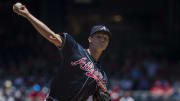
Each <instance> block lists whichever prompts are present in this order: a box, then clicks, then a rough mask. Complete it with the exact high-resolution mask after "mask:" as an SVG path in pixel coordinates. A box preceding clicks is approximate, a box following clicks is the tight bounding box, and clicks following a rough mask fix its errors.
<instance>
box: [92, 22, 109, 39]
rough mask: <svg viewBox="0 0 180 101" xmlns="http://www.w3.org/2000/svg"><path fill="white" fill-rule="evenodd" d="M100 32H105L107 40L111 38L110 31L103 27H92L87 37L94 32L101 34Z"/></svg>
mask: <svg viewBox="0 0 180 101" xmlns="http://www.w3.org/2000/svg"><path fill="white" fill-rule="evenodd" d="M101 31H103V32H106V34H107V35H108V36H109V38H111V37H112V34H111V32H110V30H109V29H108V28H107V27H106V26H104V25H95V26H93V27H92V29H91V33H90V35H89V36H92V35H93V34H95V33H96V32H101Z"/></svg>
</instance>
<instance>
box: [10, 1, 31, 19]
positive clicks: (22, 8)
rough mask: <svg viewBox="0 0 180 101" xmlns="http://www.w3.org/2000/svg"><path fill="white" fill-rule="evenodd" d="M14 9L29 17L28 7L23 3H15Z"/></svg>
mask: <svg viewBox="0 0 180 101" xmlns="http://www.w3.org/2000/svg"><path fill="white" fill-rule="evenodd" d="M13 11H14V12H15V13H17V14H18V15H21V16H23V17H27V16H28V14H29V11H28V9H27V8H26V7H25V6H24V5H22V4H21V3H16V4H14V5H13Z"/></svg>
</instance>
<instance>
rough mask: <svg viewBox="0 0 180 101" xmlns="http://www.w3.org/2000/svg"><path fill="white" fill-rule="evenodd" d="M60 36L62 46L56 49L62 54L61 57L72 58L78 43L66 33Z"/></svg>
mask: <svg viewBox="0 0 180 101" xmlns="http://www.w3.org/2000/svg"><path fill="white" fill-rule="evenodd" d="M60 35H61V37H62V38H63V41H62V46H61V47H58V50H59V51H60V52H61V53H62V54H63V56H66V57H70V56H72V53H73V51H75V48H76V47H77V45H78V43H77V42H76V41H75V40H74V39H73V38H72V36H71V35H69V34H68V33H62V34H60Z"/></svg>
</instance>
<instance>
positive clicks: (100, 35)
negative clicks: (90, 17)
mask: <svg viewBox="0 0 180 101" xmlns="http://www.w3.org/2000/svg"><path fill="white" fill-rule="evenodd" d="M88 40H89V45H91V47H94V48H96V49H98V50H102V51H104V50H105V49H106V48H107V46H108V44H109V36H108V35H107V34H105V33H104V32H96V33H95V34H94V35H92V36H90V37H89V39H88Z"/></svg>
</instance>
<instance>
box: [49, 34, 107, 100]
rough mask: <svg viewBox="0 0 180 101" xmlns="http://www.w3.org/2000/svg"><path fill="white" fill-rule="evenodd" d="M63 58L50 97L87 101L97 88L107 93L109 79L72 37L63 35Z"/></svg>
mask: <svg viewBox="0 0 180 101" xmlns="http://www.w3.org/2000/svg"><path fill="white" fill-rule="evenodd" d="M61 36H62V37H63V43H62V47H61V48H59V51H60V52H61V54H62V55H63V56H62V59H61V60H62V61H60V62H61V63H62V65H61V66H60V68H59V70H58V72H57V75H56V77H55V78H54V80H53V81H52V84H51V88H50V94H49V95H50V96H51V97H54V98H56V99H57V100H58V101H72V99H74V100H73V101H86V99H88V97H89V96H91V95H94V93H95V92H96V91H97V88H100V89H101V90H102V91H104V92H107V89H106V86H105V85H104V84H106V82H107V78H106V76H105V73H104V72H103V71H102V70H100V68H99V66H98V65H97V63H96V62H95V61H94V59H93V58H92V57H91V55H90V54H89V53H88V52H87V51H86V49H84V48H83V47H82V46H81V45H80V44H79V43H77V42H76V41H75V40H74V39H73V38H72V37H71V35H69V34H67V33H63V34H62V35H61Z"/></svg>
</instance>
